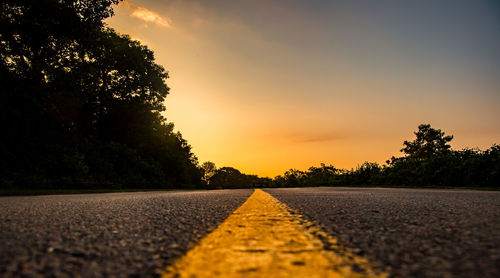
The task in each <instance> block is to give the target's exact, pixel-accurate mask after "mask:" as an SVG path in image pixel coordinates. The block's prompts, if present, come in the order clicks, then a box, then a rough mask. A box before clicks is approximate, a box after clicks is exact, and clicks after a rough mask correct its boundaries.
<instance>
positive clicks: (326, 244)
mask: <svg viewBox="0 0 500 278" xmlns="http://www.w3.org/2000/svg"><path fill="white" fill-rule="evenodd" d="M320 238H321V239H320ZM162 275H163V276H162V277H164V278H167V277H214V276H215V277H387V276H388V275H387V274H386V273H383V272H381V271H378V270H377V269H375V268H374V267H373V266H372V264H370V262H369V261H368V260H366V259H365V258H362V257H359V256H355V255H354V254H352V253H349V252H347V251H345V250H344V249H343V248H342V247H341V246H339V245H338V244H337V240H336V239H335V238H333V237H331V236H329V235H327V234H326V233H324V232H322V231H321V229H319V228H318V227H317V226H316V225H314V224H312V223H311V222H308V221H307V220H305V219H304V218H303V217H301V216H300V215H299V214H297V213H295V212H293V211H292V210H291V209H289V208H288V207H287V206H286V205H285V204H283V203H281V202H279V201H278V200H276V199H275V198H274V197H272V196H271V195H269V194H267V193H266V192H264V191H262V190H260V189H257V190H255V191H254V193H253V194H252V195H251V196H250V197H249V198H248V200H247V201H246V202H245V203H243V205H241V207H239V208H238V209H237V210H235V211H234V212H233V213H232V214H231V215H230V216H229V217H228V218H227V219H226V220H225V221H224V222H222V224H220V225H219V227H218V228H217V229H215V230H214V231H213V232H212V233H210V234H208V235H207V236H206V237H205V238H203V239H202V240H201V241H200V242H199V243H198V244H197V245H196V246H195V247H194V248H192V249H191V250H190V251H188V252H187V253H186V254H185V255H184V256H183V257H181V258H180V259H178V260H177V261H175V262H174V263H173V264H172V265H171V266H169V267H168V268H167V269H166V270H165V271H162Z"/></svg>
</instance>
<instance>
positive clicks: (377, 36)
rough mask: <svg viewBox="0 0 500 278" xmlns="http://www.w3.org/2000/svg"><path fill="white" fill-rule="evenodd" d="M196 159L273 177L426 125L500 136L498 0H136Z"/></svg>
mask: <svg viewBox="0 0 500 278" xmlns="http://www.w3.org/2000/svg"><path fill="white" fill-rule="evenodd" d="M107 23H108V24H109V26H110V27H113V28H115V29H116V30H117V31H118V32H120V33H125V34H129V35H130V36H131V37H132V38H133V39H137V40H139V41H141V42H142V43H143V44H146V45H147V46H148V47H149V48H150V49H152V50H153V51H154V52H155V56H156V61H157V63H158V64H161V65H163V66H164V67H165V68H166V69H167V71H168V72H169V74H170V78H169V79H167V84H168V86H169V87H170V88H171V92H170V95H169V96H168V97H167V101H166V106H167V111H166V112H165V115H166V117H167V119H168V120H169V121H172V122H174V123H175V126H176V130H179V131H180V132H181V133H182V134H183V136H184V138H185V139H187V140H188V142H189V144H191V145H192V147H193V152H194V153H195V154H196V155H197V157H198V158H199V160H200V162H204V161H213V162H214V163H215V164H216V165H217V166H218V167H222V166H231V167H235V168H237V169H239V170H241V171H242V172H245V173H247V174H258V175H261V176H269V177H274V176H276V175H279V174H282V173H283V172H284V171H286V170H288V169H290V168H295V169H299V170H306V169H307V168H308V167H310V166H319V164H320V163H326V164H333V165H334V166H335V167H337V168H346V169H350V168H355V167H356V166H357V165H358V164H361V163H363V162H364V161H370V162H378V163H384V162H385V161H386V160H387V159H389V158H390V157H391V156H393V155H401V153H400V152H399V150H400V149H401V148H402V143H403V141H404V140H410V139H413V137H414V135H413V132H414V131H415V130H416V129H417V126H418V125H419V124H421V123H430V124H431V125H432V126H433V127H434V128H439V129H442V130H443V131H445V132H446V133H447V134H452V135H454V136H455V138H454V140H453V141H452V147H453V148H455V149H462V148H465V147H479V148H481V149H486V148H489V147H491V146H492V145H493V144H494V143H499V144H500V1H495V0H491V1H480V0H470V1H459V0H449V1H444V0H443V1H441V0H429V1H422V0H421V1H355V0H354V1H352V0H349V1H348V0H345V1H316V0H312V1H305V0H304V1H299V0H288V1H269V0H267V1H266V0H262V1H260V0H257V1H256V0H254V1H239V0H238V1H237V0H226V1H224V0H210V1H209V0H206V1H194V0H193V1H191V0H172V1H169V0H156V1H153V0H151V1H146V0H144V1H140V0H132V1H125V2H122V3H120V4H119V5H118V6H117V7H116V8H115V16H114V17H112V18H111V19H109V20H107Z"/></svg>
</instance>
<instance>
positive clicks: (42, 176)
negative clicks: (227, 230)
mask: <svg viewBox="0 0 500 278" xmlns="http://www.w3.org/2000/svg"><path fill="white" fill-rule="evenodd" d="M118 2H119V1H118V0H99V1H95V0H93V1H92V0H59V1H58V0H36V1H35V0H15V1H14V0H11V1H9V0H7V1H1V3H0V26H2V27H1V29H0V80H1V82H0V94H1V95H0V97H1V101H0V119H1V124H2V127H1V129H2V130H1V132H0V133H1V137H0V157H1V160H0V163H1V164H0V186H1V188H3V189H7V190H8V189H19V188H44V189H64V188H128V187H133V188H172V187H201V186H202V180H201V177H202V174H203V173H202V171H201V169H200V168H199V167H198V162H197V158H196V157H195V156H194V154H193V153H192V152H191V147H190V146H189V145H188V144H187V142H186V141H185V140H184V139H183V138H182V136H181V134H180V133H178V132H174V126H173V124H172V123H169V122H167V120H166V119H165V118H164V117H163V116H162V115H161V114H160V113H161V112H162V111H164V110H165V106H164V100H165V97H166V96H167V94H168V92H169V88H168V87H167V85H166V84H165V79H166V78H168V74H167V72H166V71H165V70H164V68H163V67H162V66H160V65H158V64H156V63H155V61H154V56H153V52H152V51H151V50H149V49H148V48H147V47H146V46H144V45H141V44H140V43H139V42H137V41H134V40H131V39H130V38H129V37H128V36H125V35H119V34H117V33H116V32H115V31H114V30H112V29H110V28H108V27H106V26H105V24H104V23H103V20H104V19H105V18H107V17H109V16H111V15H112V13H113V10H112V5H113V4H117V3H118Z"/></svg>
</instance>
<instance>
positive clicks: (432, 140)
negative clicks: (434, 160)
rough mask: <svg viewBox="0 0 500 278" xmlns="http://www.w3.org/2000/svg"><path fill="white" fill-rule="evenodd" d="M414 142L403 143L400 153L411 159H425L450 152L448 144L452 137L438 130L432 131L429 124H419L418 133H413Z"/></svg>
mask: <svg viewBox="0 0 500 278" xmlns="http://www.w3.org/2000/svg"><path fill="white" fill-rule="evenodd" d="M414 134H415V136H416V137H417V138H415V140H413V141H404V143H403V145H404V147H403V148H402V149H401V151H402V152H403V153H404V154H405V155H406V156H407V157H409V158H412V159H426V158H430V157H433V156H437V155H442V154H446V153H449V152H450V149H451V146H450V145H449V144H448V143H449V142H450V141H451V140H452V139H453V136H452V135H445V133H444V132H443V131H441V130H440V129H434V128H432V127H431V125H430V124H421V125H419V126H418V131H416V132H414Z"/></svg>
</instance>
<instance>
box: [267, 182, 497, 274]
mask: <svg viewBox="0 0 500 278" xmlns="http://www.w3.org/2000/svg"><path fill="white" fill-rule="evenodd" d="M266 191H267V192H269V193H271V195H273V196H274V197H276V198H277V199H278V200H280V201H282V202H284V203H286V204H287V205H288V206H289V207H291V208H292V209H295V210H297V211H298V212H300V213H301V214H302V215H304V216H305V217H306V218H308V219H309V220H312V221H314V222H316V223H318V224H319V225H320V226H322V227H323V229H324V230H325V231H326V232H328V233H330V234H331V235H333V236H335V237H337V238H338V239H339V241H340V242H341V243H342V244H343V245H344V246H346V247H347V248H346V249H348V250H349V251H351V252H354V253H356V254H359V255H364V256H367V257H368V258H371V259H372V260H373V261H374V262H375V263H376V264H378V265H379V266H380V267H382V268H383V269H385V270H387V271H388V272H389V273H390V274H391V275H392V276H396V277H500V192H484V191H456V190H412V189H368V188H367V189H362V188H304V189H266Z"/></svg>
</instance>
